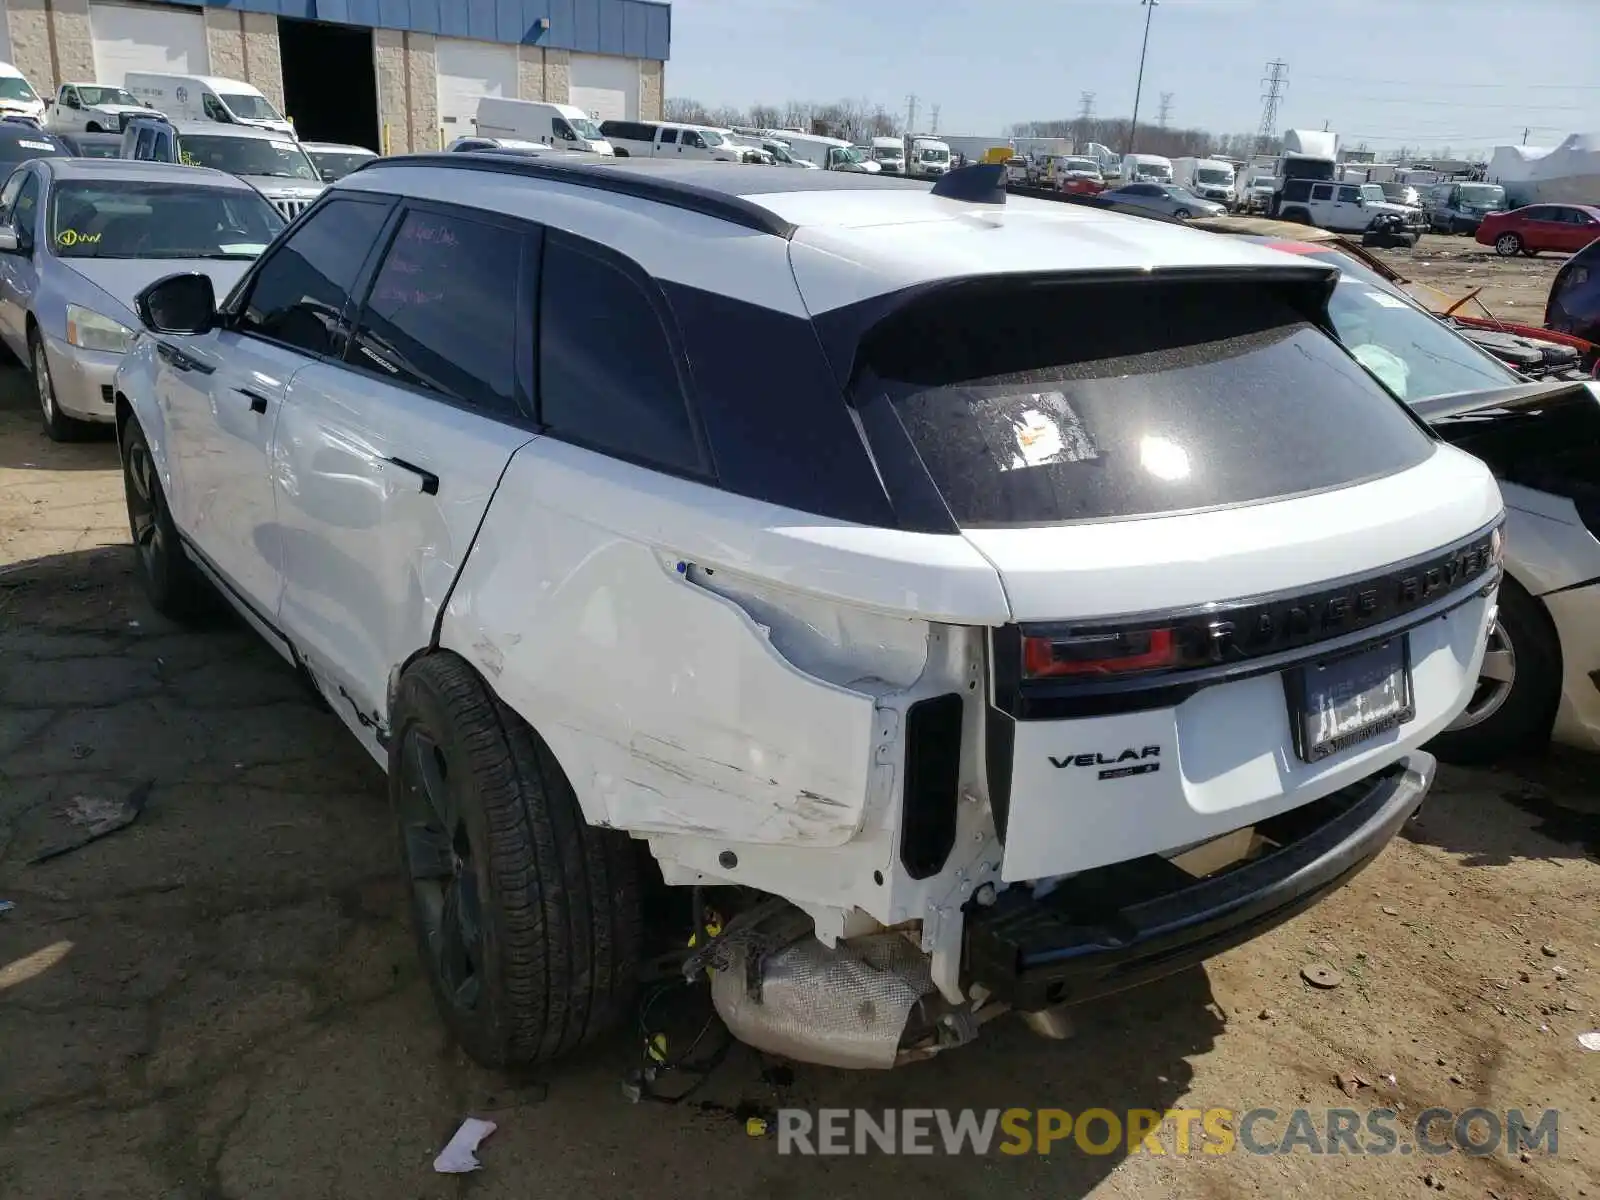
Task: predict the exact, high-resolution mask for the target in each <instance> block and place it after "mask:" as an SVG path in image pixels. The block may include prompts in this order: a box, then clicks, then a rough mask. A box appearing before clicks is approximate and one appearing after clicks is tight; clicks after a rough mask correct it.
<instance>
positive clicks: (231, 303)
mask: <svg viewBox="0 0 1600 1200" xmlns="http://www.w3.org/2000/svg"><path fill="white" fill-rule="evenodd" d="M343 201H350V202H353V203H356V204H372V205H378V206H382V207H385V208H388V209H389V210H390V211H389V213H388V215H387V216H386V217H385V218H384V220H383V223H382V224H381V225H380V226H379V229H378V236H377V238H376V239H375V240H374V242H373V245H372V246H369V247H368V248H367V255H366V257H365V258H364V259H362V261H361V267H360V269H359V270H357V271H356V279H355V283H354V285H353V286H352V287H351V288H350V290H349V293H348V294H346V296H345V302H344V308H343V309H342V310H341V312H340V320H341V321H342V322H343V323H344V324H345V325H346V326H347V327H348V328H353V327H354V326H353V324H352V321H353V317H354V315H355V314H354V313H353V312H352V309H351V305H352V304H353V302H354V297H355V296H356V295H357V294H359V295H361V296H362V297H365V296H366V292H367V288H368V286H369V285H370V283H371V281H372V271H373V265H374V263H375V262H376V261H377V250H378V248H379V247H382V246H387V245H388V238H389V235H390V230H391V227H392V225H393V223H394V219H395V216H394V214H395V211H396V210H398V208H399V207H400V205H399V201H398V199H397V198H396V197H394V196H389V195H385V194H383V193H381V192H356V191H340V192H337V193H335V192H334V191H333V190H332V189H331V188H330V189H329V190H328V191H326V192H324V193H323V194H322V195H321V196H320V197H318V199H317V201H316V202H315V203H314V204H312V205H310V206H309V207H308V208H307V209H306V210H305V211H304V212H302V213H301V214H300V216H299V217H298V218H296V219H295V220H294V221H291V222H290V223H289V224H288V225H287V226H285V227H284V229H283V230H282V231H281V232H280V233H279V234H278V236H277V238H276V240H274V241H273V243H272V245H270V246H268V247H267V249H266V250H265V251H264V252H263V253H262V254H261V256H260V257H259V258H257V259H256V261H255V262H253V263H251V264H250V269H249V270H248V271H246V272H245V273H244V274H243V275H242V276H241V277H240V279H239V282H238V283H236V284H234V285H233V291H231V292H229V293H228V295H227V297H226V298H225V299H224V300H223V301H222V303H221V304H219V305H218V306H217V310H218V313H219V314H220V315H221V317H222V320H221V323H220V327H221V328H223V329H225V330H227V331H228V332H229V333H234V334H237V335H238V336H240V337H246V338H250V339H251V340H253V341H258V342H265V343H266V344H267V345H269V346H277V347H278V348H279V349H281V350H288V351H291V352H292V353H295V354H298V355H300V356H301V357H303V358H305V359H306V360H307V361H310V362H324V363H339V362H341V361H342V360H341V359H340V358H339V357H336V356H334V355H328V354H317V353H316V352H314V351H311V350H307V349H306V348H305V347H304V346H296V345H293V344H291V343H289V342H285V341H281V340H279V339H278V338H273V337H268V336H266V335H265V334H263V333H258V332H256V331H255V330H249V329H241V328H240V327H239V318H240V317H241V316H242V315H243V314H244V309H245V305H246V303H247V302H248V300H249V297H250V293H251V292H252V291H253V290H254V289H255V285H256V280H257V278H259V276H260V274H261V272H262V270H263V269H265V267H266V265H267V264H268V263H269V262H271V261H272V260H273V259H274V258H276V257H277V256H278V255H279V254H282V253H283V248H284V246H285V245H287V244H288V241H289V238H290V237H291V236H293V234H294V232H295V231H296V230H297V229H299V227H300V226H301V225H303V224H305V223H306V222H307V221H308V220H310V218H311V216H312V214H314V213H319V212H321V211H322V210H323V209H325V208H327V207H328V206H329V205H331V204H337V203H340V202H343ZM345 342H346V347H347V348H348V344H349V335H348V333H347V334H346V337H345Z"/></svg>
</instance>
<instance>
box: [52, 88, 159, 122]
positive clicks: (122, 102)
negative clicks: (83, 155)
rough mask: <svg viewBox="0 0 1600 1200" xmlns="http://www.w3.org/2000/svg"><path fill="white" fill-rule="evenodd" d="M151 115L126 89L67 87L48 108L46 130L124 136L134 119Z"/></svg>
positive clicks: (59, 91)
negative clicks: (122, 133) (126, 127)
mask: <svg viewBox="0 0 1600 1200" xmlns="http://www.w3.org/2000/svg"><path fill="white" fill-rule="evenodd" d="M151 111H152V110H151V108H150V106H149V105H147V104H145V103H144V102H143V101H142V100H140V99H139V97H137V96H135V95H134V94H133V93H132V92H130V91H128V90H127V89H126V88H120V87H111V86H110V85H108V84H104V83H63V84H62V85H61V87H60V88H58V89H57V91H56V96H55V99H54V100H52V101H50V103H49V105H48V106H47V107H46V108H45V112H44V127H45V128H46V129H48V130H50V132H52V133H121V132H122V129H123V126H125V125H126V124H127V123H128V121H129V120H130V119H131V118H133V117H138V116H145V117H147V116H150V115H151ZM158 115H159V114H158Z"/></svg>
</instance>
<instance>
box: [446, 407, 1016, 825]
mask: <svg viewBox="0 0 1600 1200" xmlns="http://www.w3.org/2000/svg"><path fill="white" fill-rule="evenodd" d="M532 514H537V516H536V518H534V519H530V516H531V515H532ZM878 550H884V551H886V554H885V556H884V557H875V556H874V552H875V551H878ZM907 556H909V557H907ZM708 569H709V572H710V573H709V574H707V571H708ZM719 569H721V570H724V571H728V572H732V573H733V575H734V577H735V578H737V577H739V576H741V575H745V574H746V573H748V576H750V577H756V578H759V579H761V580H763V581H764V582H765V584H766V585H767V588H768V589H769V595H770V594H771V593H770V589H771V588H773V587H776V588H777V589H779V590H780V591H781V589H783V588H785V587H787V586H789V585H791V584H792V585H794V587H795V589H796V592H797V594H799V595H804V596H811V597H817V598H820V599H823V600H828V601H842V602H843V604H844V605H846V606H848V607H847V608H846V609H845V610H843V611H849V610H851V609H854V610H859V612H860V613H861V614H862V616H861V618H860V620H859V621H858V622H857V628H856V629H855V630H853V631H852V630H840V629H835V630H834V631H833V632H832V633H831V634H830V633H829V631H827V630H824V629H820V628H813V629H811V630H810V631H809V633H808V632H807V629H806V628H805V627H804V626H805V621H804V617H803V616H802V618H801V620H800V621H799V622H798V624H799V626H801V627H800V628H798V629H796V630H785V631H781V632H783V633H784V634H785V635H786V636H784V637H779V638H776V639H775V638H774V637H772V636H771V632H770V628H769V626H767V625H764V624H762V623H759V622H758V619H757V617H753V616H752V615H751V611H749V610H747V609H746V607H744V606H742V605H741V604H740V603H739V602H737V601H736V600H735V599H730V598H729V597H728V596H726V595H722V594H718V592H717V591H716V590H714V589H716V588H717V587H718V577H717V574H716V572H717V571H718V570H719ZM919 606H923V607H926V608H927V609H930V610H932V611H934V612H936V613H937V612H957V613H965V614H967V615H968V616H969V617H975V618H977V619H978V620H980V621H995V622H999V621H1003V620H1004V619H1005V615H1006V609H1005V601H1004V596H1003V594H1002V593H1001V590H1000V585H999V580H998V578H997V577H996V575H995V573H994V571H993V569H992V568H991V567H990V566H989V565H988V564H987V563H985V562H984V561H983V559H982V558H981V557H980V556H979V555H978V554H977V552H976V551H975V550H974V549H973V548H972V547H971V546H970V544H968V543H966V542H965V541H964V540H963V539H961V538H959V537H941V536H933V535H907V534H904V533H895V532H891V531H873V530H866V529H863V528H861V527H852V526H848V525H840V524H839V523H837V522H825V521H820V520H819V519H816V518H807V517H805V516H803V515H802V514H799V513H794V512H789V511H787V510H783V509H779V508H776V507H774V506H772V505H767V504H763V503H760V502H758V501H752V500H748V499H744V498H740V497H734V496H730V495H728V494H727V493H722V492H718V491H716V490H715V489H712V488H708V487H705V486H702V485H700V484H696V483H693V482H689V481H685V480H681V479H676V478H673V477H671V476H668V475H664V474H661V473H657V472H653V471H649V470H643V469H641V468H638V467H634V466H631V465H628V464H625V463H621V462H618V461H615V460H611V459H607V458H605V457H604V456H601V455H597V454H593V453H591V452H589V451H586V450H583V449H580V448H578V447H574V446H570V445H567V444H565V443H562V442H558V441H556V440H554V439H549V438H540V439H536V440H535V441H534V442H532V443H530V444H529V445H528V446H526V447H524V448H523V449H522V450H521V451H519V452H518V454H517V455H516V456H515V457H514V458H513V460H512V462H511V465H510V466H509V467H508V468H507V471H506V476H505V478H504V480H503V481H502V483H501V485H500V489H499V491H498V492H497V493H496V496H495V499H494V502H493V504H492V506H491V508H490V511H489V515H488V517H487V519H486V520H485V522H484V526H483V529H482V531H481V532H480V534H479V536H478V540H477V543H476V545H475V546H474V548H473V551H472V554H471V556H470V558H469V559H468V562H467V565H466V567H465V569H464V572H463V575H462V578H461V580H460V581H459V583H458V585H457V587H456V589H455V591H454V593H453V594H452V596H451V599H450V603H449V605H448V607H447V610H446V613H445V616H444V620H443V625H442V629H441V637H440V641H441V645H442V646H444V647H445V648H448V649H452V650H455V651H456V652H457V653H459V654H462V655H463V656H465V657H466V658H468V659H469V660H471V661H472V662H474V663H475V664H476V665H477V666H478V668H479V669H480V670H482V671H483V672H484V675H485V677H486V678H487V679H489V681H490V682H491V685H492V686H493V687H494V689H495V691H496V692H497V694H498V695H499V696H500V697H501V698H502V699H503V700H504V701H505V702H506V703H507V704H509V705H510V706H511V707H512V708H513V709H515V710H516V711H517V713H518V714H519V715H521V716H522V717H523V718H524V719H525V720H527V721H528V722H529V723H530V724H531V725H532V726H533V727H534V728H536V729H537V730H538V731H539V732H540V734H541V736H543V737H544V739H545V741H546V742H547V743H548V744H549V746H550V748H551V750H552V751H553V752H554V754H555V756H556V759H557V760H558V761H559V762H560V763H561V765H562V767H563V769H564V770H565V771H566V773H567V775H568V777H569V778H570V780H571V782H572V785H573V788H574V790H575V791H576V793H577V795H578V799H579V801H580V803H581V804H582V806H583V809H584V813H585V815H586V816H587V817H588V819H589V820H590V821H592V822H593V823H595V824H597V825H607V826H613V827H617V828H625V829H627V830H629V831H630V832H633V833H637V834H647V833H679V834H683V833H689V834H700V835H707V836H711V837H715V838H719V839H724V840H725V841H726V842H728V843H734V844H737V843H747V844H753V845H760V844H783V845H794V846H806V845H810V846H837V845H840V844H843V843H844V842H846V841H848V840H850V839H851V838H852V837H853V836H854V835H855V834H856V832H857V831H858V830H859V829H860V828H861V827H862V824H863V820H864V818H865V815H866V810H867V804H868V797H869V794H870V793H871V791H872V788H873V786H874V782H875V778H874V774H873V772H874V769H875V766H874V762H873V732H874V721H875V696H876V695H879V694H882V693H885V692H888V691H891V690H893V689H894V688H895V687H896V686H903V685H905V684H907V683H910V682H912V681H913V680H914V678H915V676H916V674H917V673H918V671H919V670H920V668H917V669H913V668H914V667H915V666H916V663H915V661H914V660H913V658H912V653H913V648H914V647H916V646H919V645H921V644H925V641H926V636H927V628H928V626H927V619H926V617H925V616H924V615H922V614H920V613H918V612H917V611H916V609H917V608H918V607H919ZM776 607H777V609H781V607H782V604H781V600H780V601H778V603H777V606H776ZM796 607H797V608H801V607H802V606H799V605H797V606H796ZM752 608H753V610H754V611H756V612H757V613H758V614H763V615H765V616H766V617H767V619H769V620H770V619H771V614H772V612H773V611H774V609H773V608H771V607H768V608H765V609H763V608H761V607H757V606H754V605H752ZM874 622H878V623H882V622H889V623H890V626H891V628H890V629H889V630H888V631H886V632H885V633H884V635H883V636H881V637H880V638H879V639H878V640H879V643H880V644H878V645H876V646H872V645H860V646H858V649H859V653H860V657H861V666H860V667H858V668H854V669H852V667H851V664H850V663H849V662H848V661H847V660H848V658H849V657H850V647H851V645H852V644H856V643H858V642H860V641H861V637H860V635H862V634H865V636H866V638H867V639H870V638H871V637H872V636H873V635H872V632H871V631H872V629H873V627H874V626H873V623H874ZM813 624H816V622H813ZM852 639H855V642H853V641H852ZM808 640H809V641H810V642H812V643H814V644H815V645H817V647H818V650H817V653H815V654H814V655H810V656H809V658H810V659H811V660H813V661H805V666H806V668H807V669H802V667H801V666H797V665H796V663H795V662H794V661H791V660H790V659H789V658H786V657H785V655H784V654H783V653H781V652H780V650H779V649H778V648H776V647H775V645H774V642H775V641H778V642H779V643H780V644H789V643H791V642H792V643H794V644H795V645H797V646H799V647H800V649H798V650H797V649H793V648H791V649H790V654H792V655H793V656H794V657H795V658H796V659H800V658H801V657H802V653H801V652H802V651H803V650H804V647H805V644H806V643H807V641H808ZM875 671H876V672H878V673H877V674H875V673H874V672H875ZM882 674H894V675H897V676H899V678H897V679H884V678H882V677H881V675H882ZM853 677H857V678H853ZM879 776H880V777H879V778H878V779H877V780H876V782H877V783H878V784H879V786H880V787H887V786H888V785H889V784H890V782H891V781H892V777H893V770H892V767H891V768H889V769H888V772H887V775H885V774H884V772H883V771H882V770H881V769H880V770H879Z"/></svg>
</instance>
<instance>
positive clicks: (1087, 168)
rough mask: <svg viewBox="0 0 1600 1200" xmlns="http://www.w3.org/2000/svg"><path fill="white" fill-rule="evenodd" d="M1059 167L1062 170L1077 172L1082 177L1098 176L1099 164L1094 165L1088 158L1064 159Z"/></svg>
mask: <svg viewBox="0 0 1600 1200" xmlns="http://www.w3.org/2000/svg"><path fill="white" fill-rule="evenodd" d="M1061 167H1062V169H1063V170H1066V171H1078V172H1081V173H1082V174H1084V175H1098V174H1100V164H1098V163H1096V162H1095V161H1094V160H1093V159H1088V158H1068V159H1064V160H1063V161H1062V163H1061Z"/></svg>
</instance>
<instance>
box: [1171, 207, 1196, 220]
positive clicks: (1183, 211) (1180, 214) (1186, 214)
mask: <svg viewBox="0 0 1600 1200" xmlns="http://www.w3.org/2000/svg"><path fill="white" fill-rule="evenodd" d="M1172 215H1173V216H1175V217H1177V218H1178V220H1180V221H1187V220H1188V219H1189V218H1190V217H1192V216H1194V214H1193V213H1192V212H1190V211H1189V210H1188V209H1187V208H1180V209H1176V210H1175V211H1174V212H1173V214H1172Z"/></svg>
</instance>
